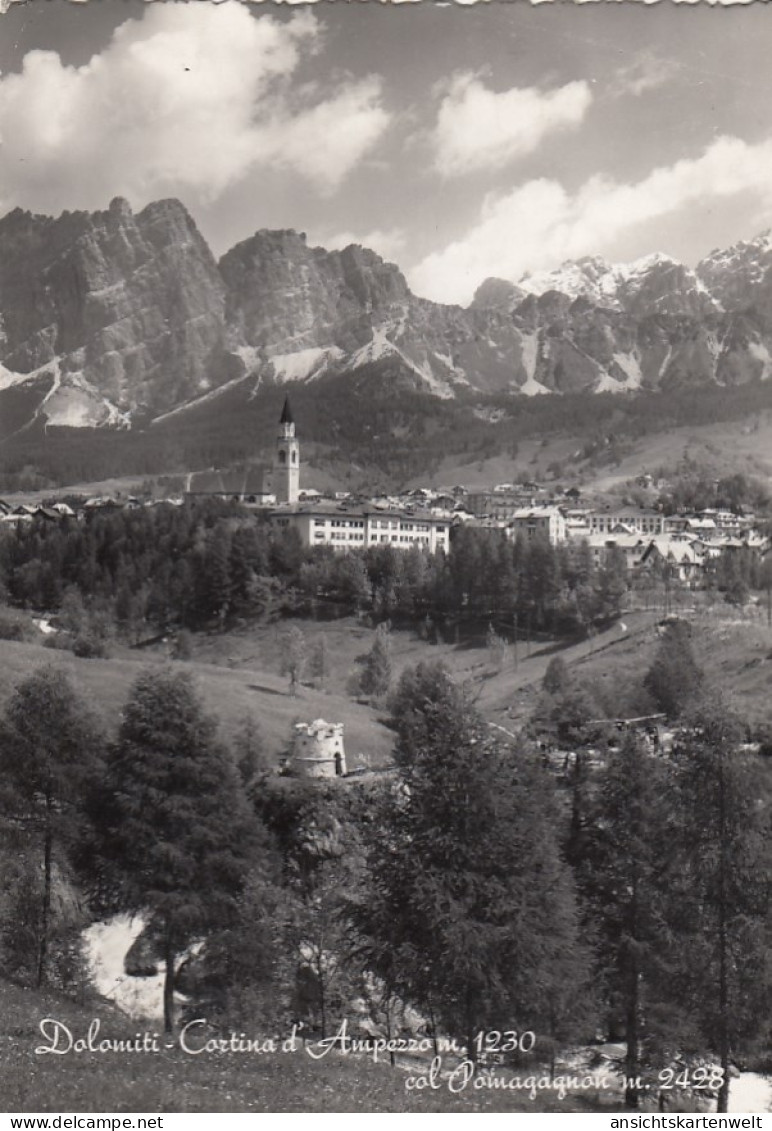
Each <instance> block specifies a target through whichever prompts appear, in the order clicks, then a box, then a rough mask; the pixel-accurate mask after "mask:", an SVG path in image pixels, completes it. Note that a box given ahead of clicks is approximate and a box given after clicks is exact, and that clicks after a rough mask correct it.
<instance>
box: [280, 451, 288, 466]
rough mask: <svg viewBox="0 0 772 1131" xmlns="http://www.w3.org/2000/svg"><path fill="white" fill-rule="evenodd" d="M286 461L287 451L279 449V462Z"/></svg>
mask: <svg viewBox="0 0 772 1131" xmlns="http://www.w3.org/2000/svg"><path fill="white" fill-rule="evenodd" d="M286 462H287V453H286V452H285V451H279V463H286Z"/></svg>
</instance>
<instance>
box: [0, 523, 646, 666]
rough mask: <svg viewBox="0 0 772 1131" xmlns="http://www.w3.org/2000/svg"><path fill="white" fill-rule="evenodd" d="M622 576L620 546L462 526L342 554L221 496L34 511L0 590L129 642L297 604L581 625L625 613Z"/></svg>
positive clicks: (14, 534) (17, 537)
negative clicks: (448, 541) (404, 545)
mask: <svg viewBox="0 0 772 1131" xmlns="http://www.w3.org/2000/svg"><path fill="white" fill-rule="evenodd" d="M626 585H627V573H626V567H625V563H624V558H623V557H622V555H621V554H618V553H617V554H615V553H614V552H613V551H612V552H610V553H609V554H608V555H607V557H606V559H605V561H604V562H603V563H602V564H600V565H597V564H596V563H595V561H594V559H593V556H592V554H591V552H590V550H589V548H588V546H587V545H586V544H584V543H578V544H577V543H566V544H564V545H560V546H551V545H550V543H549V542H548V541H547V539H546V537H545V538H543V539H535V540H534V541H528V540H526V539H525V538H523V537H519V538H518V539H516V540H515V541H514V542H511V541H510V540H508V539H507V538H506V537H505V535H504V534H503V532H501V531H498V530H484V529H479V528H477V529H474V528H469V527H459V528H458V529H457V530H455V531H454V533H453V542H452V551H451V553H450V554H449V555H445V554H443V553H441V552H440V553H437V554H433V555H428V554H426V553H425V552H422V551H421V550H419V549H418V548H417V547H413V548H411V549H409V550H397V549H394V548H393V547H391V546H372V547H367V548H366V549H353V550H350V551H349V552H348V553H346V554H339V553H336V552H335V551H334V549H333V548H332V547H312V548H304V547H303V546H302V544H301V542H300V539H299V537H298V536H297V534H296V532H294V531H292V530H289V531H287V530H279V529H276V528H275V527H274V526H272V525H271V524H270V523H269V522H267V521H265V520H264V519H261V518H259V517H256V516H255V515H253V514H249V513H247V512H246V511H245V510H244V508H242V507H241V506H239V504H235V503H234V504H228V503H223V502H219V501H216V500H215V501H209V502H201V503H196V504H188V505H185V506H182V507H174V506H171V505H161V506H156V507H152V508H144V507H142V508H136V509H124V510H120V511H117V512H111V513H103V514H99V513H97V514H94V515H93V516H91V517H89V518H88V519H87V520H86V521H80V522H79V521H76V520H73V519H64V520H62V521H61V522H59V523H49V522H45V521H43V520H39V521H36V522H34V523H30V524H20V525H19V526H18V527H16V528H15V529H14V530H13V531H9V532H7V533H5V535H4V537H3V538H2V539H0V599H1V598H2V597H3V596H4V597H6V599H7V600H9V601H10V602H11V603H12V604H14V605H18V606H21V607H25V608H32V609H37V610H46V611H48V612H55V611H57V610H58V611H60V612H63V615H64V621H65V627H66V629H67V630H68V631H69V632H70V634H71V636H73V637H85V638H92V639H93V638H96V639H99V638H103V637H105V636H106V635H109V633H110V632H116V633H118V634H119V635H120V636H121V637H122V638H123V639H125V640H128V641H129V642H132V643H133V642H136V641H138V640H140V639H142V638H143V637H148V636H152V635H153V634H156V633H165V632H167V631H170V630H171V631H173V630H179V629H183V628H186V629H192V630H196V629H202V628H212V627H217V626H220V627H225V626H226V625H228V624H230V623H232V622H233V621H234V619H236V618H239V617H254V616H258V617H260V616H271V615H273V614H276V613H281V612H285V613H286V612H292V611H295V612H297V611H303V612H310V613H311V614H312V615H320V616H331V615H332V616H334V615H346V614H351V613H357V614H362V613H367V614H368V615H370V616H372V618H374V620H375V621H376V622H378V621H383V620H392V621H399V622H402V623H405V624H414V625H415V624H422V625H423V626H424V628H425V629H426V632H427V633H428V634H429V635H430V636H431V635H433V634H436V633H440V632H444V633H445V634H446V635H447V633H448V632H452V631H455V627H456V626H457V625H459V624H460V625H461V626H463V625H464V624H469V625H472V626H474V625H478V626H479V625H480V624H482V625H483V626H485V625H487V624H488V623H490V622H493V623H494V624H495V626H496V628H497V630H498V631H499V633H500V634H501V635H506V636H508V637H510V638H511V637H512V635H513V634H516V633H517V632H518V631H519V632H520V633H521V634H522V633H525V632H530V631H533V632H549V633H553V634H581V633H584V632H586V631H588V630H589V629H591V628H592V627H593V626H594V625H598V624H602V623H603V622H605V621H607V620H609V619H611V618H613V617H615V616H616V615H617V614H618V612H619V607H620V601H621V598H622V595H623V594H624V592H625V590H626ZM86 604H87V605H88V612H87V611H86V607H85V606H86ZM84 654H86V653H85V652H84Z"/></svg>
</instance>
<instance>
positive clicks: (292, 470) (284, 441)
mask: <svg viewBox="0 0 772 1131" xmlns="http://www.w3.org/2000/svg"><path fill="white" fill-rule="evenodd" d="M299 487H300V448H299V446H298V442H297V440H296V439H295V421H294V420H293V418H292V409H291V408H290V403H289V397H285V398H284V408H283V409H282V414H281V420H280V421H279V434H278V436H277V437H276V454H275V455H274V458H273V491H274V494H275V495H276V502H277V503H296V502H297V501H298V489H299Z"/></svg>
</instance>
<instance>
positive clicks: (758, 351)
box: [748, 342, 772, 381]
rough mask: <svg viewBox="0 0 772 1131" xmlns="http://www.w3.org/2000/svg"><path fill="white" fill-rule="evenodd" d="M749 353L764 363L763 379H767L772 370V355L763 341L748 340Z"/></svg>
mask: <svg viewBox="0 0 772 1131" xmlns="http://www.w3.org/2000/svg"><path fill="white" fill-rule="evenodd" d="M748 353H749V354H750V355H751V357H755V358H756V360H757V361H760V362H761V363H762V365H763V368H762V370H761V380H762V381H766V380H767V378H768V377H769V375H770V373H771V372H772V356H770V353H769V350H768V349H767V347H766V346H765V345H764V343H763V342H748Z"/></svg>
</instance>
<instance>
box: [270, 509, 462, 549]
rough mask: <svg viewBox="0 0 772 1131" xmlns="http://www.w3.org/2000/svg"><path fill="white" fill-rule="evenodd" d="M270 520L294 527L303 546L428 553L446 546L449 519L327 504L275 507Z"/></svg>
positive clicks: (448, 536) (287, 526)
mask: <svg viewBox="0 0 772 1131" xmlns="http://www.w3.org/2000/svg"><path fill="white" fill-rule="evenodd" d="M271 522H273V523H275V524H276V525H277V526H279V527H282V528H283V529H285V530H286V529H292V530H297V532H298V534H299V535H300V540H301V542H302V543H303V545H304V546H333V547H334V548H335V549H336V550H351V549H355V548H357V547H360V548H364V547H366V546H382V545H388V546H393V547H394V549H396V550H409V549H410V547H411V546H418V548H419V549H421V550H427V551H428V552H429V553H434V552H435V551H436V550H445V551H447V550H449V549H450V521H449V519H447V518H441V517H438V516H436V515H430V514H423V513H419V514H408V513H407V512H403V511H385V510H376V509H375V508H372V509H371V508H368V507H362V508H356V509H353V508H352V509H344V508H341V507H336V506H335V505H333V504H330V505H328V506H322V505H315V506H308V507H305V506H300V507H292V508H291V509H290V508H286V509H281V510H276V511H274V512H273V514H272V515H271Z"/></svg>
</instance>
